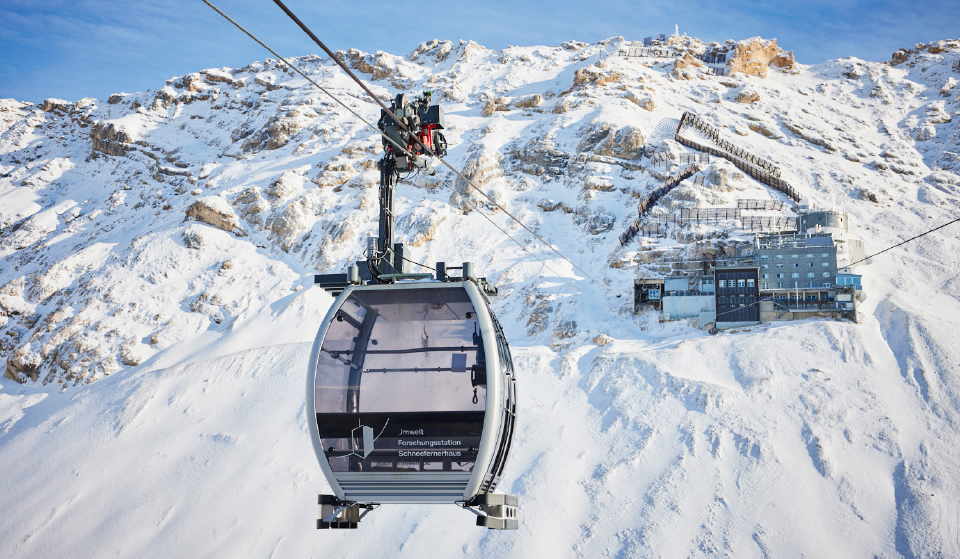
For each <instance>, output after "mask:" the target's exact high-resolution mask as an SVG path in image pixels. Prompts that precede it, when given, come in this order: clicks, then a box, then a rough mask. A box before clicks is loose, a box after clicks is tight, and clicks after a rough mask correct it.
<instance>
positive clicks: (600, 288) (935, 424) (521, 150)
mask: <svg viewBox="0 0 960 559" xmlns="http://www.w3.org/2000/svg"><path fill="white" fill-rule="evenodd" d="M630 47H631V45H630V41H627V40H625V39H623V38H614V39H609V40H607V41H604V42H602V43H600V44H585V43H578V42H569V43H564V44H563V45H560V46H556V47H544V46H539V47H510V48H507V49H504V50H501V51H497V50H490V49H486V48H484V47H482V46H480V45H477V44H476V43H473V42H460V43H459V44H456V43H450V42H442V41H431V42H428V43H424V44H423V45H421V46H420V47H419V48H417V49H416V50H415V51H414V52H412V53H410V54H408V55H407V56H404V57H401V56H395V55H391V54H388V53H382V52H380V53H377V54H375V55H371V54H367V53H363V52H360V51H356V50H351V51H348V52H345V53H343V56H344V58H345V59H346V60H347V61H348V62H349V63H350V64H351V66H352V67H353V68H355V69H356V70H358V71H359V72H361V75H362V76H364V77H366V78H367V80H368V81H369V83H371V86H372V87H373V89H374V91H375V92H377V94H378V95H381V96H382V97H383V98H384V99H389V98H391V97H392V96H393V95H394V94H395V93H397V92H398V91H406V92H411V93H419V92H420V91H422V90H427V89H429V90H432V91H434V92H435V99H437V100H439V102H440V103H441V104H442V105H443V106H444V110H445V112H446V114H447V119H448V128H447V129H446V130H445V133H446V137H447V139H448V141H449V142H450V146H451V148H450V155H449V157H448V161H450V162H451V163H452V164H453V165H454V166H456V167H457V168H461V169H464V170H465V173H466V174H467V175H468V176H469V177H470V178H471V179H472V180H473V181H474V182H476V183H477V184H478V185H480V186H481V188H482V189H483V190H484V191H485V192H486V193H487V194H488V195H490V196H491V197H492V198H493V199H495V200H497V201H498V203H500V204H501V205H503V206H504V207H506V208H507V209H508V210H509V211H510V212H511V213H512V214H513V215H516V216H517V217H519V218H520V219H521V220H522V221H523V222H524V223H525V224H527V225H528V226H530V227H531V228H533V229H534V230H535V231H537V233H538V234H539V235H540V236H542V237H544V238H545V239H547V240H548V241H549V242H550V243H552V244H553V246H554V247H555V248H556V249H558V250H559V251H560V252H561V253H563V254H564V255H566V256H567V257H569V258H570V260H571V261H572V262H574V263H575V264H576V266H578V267H579V268H582V269H583V270H585V271H586V272H588V273H589V274H590V276H591V278H588V277H585V276H584V275H583V274H582V273H581V272H579V271H578V270H576V269H575V268H574V267H573V266H571V264H570V263H569V262H566V261H564V260H562V259H560V258H559V257H558V256H557V255H556V253H554V252H553V251H552V250H550V249H548V248H547V247H544V246H543V245H542V244H540V243H539V242H537V241H535V240H534V239H533V238H532V237H531V236H530V235H529V234H527V233H526V232H524V231H523V229H522V228H521V227H519V226H518V225H517V224H516V223H514V222H512V221H511V220H510V219H509V218H508V217H507V216H505V215H504V214H503V212H501V211H499V210H498V209H497V208H495V207H494V206H492V205H490V204H488V203H485V201H483V199H482V198H480V197H478V196H477V195H476V194H473V193H471V192H470V191H469V189H468V188H467V187H466V185H465V184H463V183H462V181H461V182H459V183H458V182H457V181H456V180H455V177H454V175H453V174H452V173H449V172H444V171H441V172H440V173H439V175H438V176H437V177H423V176H418V177H412V178H411V179H410V180H409V181H407V182H406V183H404V184H402V185H401V186H400V188H399V189H398V200H397V205H398V211H399V213H398V227H397V231H398V236H399V237H400V238H399V240H401V241H404V242H406V243H407V246H408V247H409V248H410V251H411V252H412V259H414V260H416V261H418V262H423V263H427V264H429V265H432V263H433V262H435V261H447V262H454V263H457V262H462V261H472V262H474V263H476V264H477V266H478V268H479V270H480V272H481V275H485V276H487V278H488V279H489V281H490V282H491V283H493V284H494V285H496V286H497V287H498V288H499V290H500V296H499V297H497V298H496V300H495V302H494V309H495V311H496V312H497V313H498V316H499V318H500V321H501V322H502V323H503V325H504V327H505V329H506V331H507V334H508V336H509V338H510V340H511V344H512V348H513V350H514V357H515V360H516V362H517V365H518V372H519V375H518V383H519V393H520V398H521V402H520V406H521V409H520V415H519V431H518V434H517V437H516V440H515V444H514V448H515V450H514V451H513V453H512V454H511V458H510V461H509V463H508V465H507V469H506V472H505V480H504V482H503V484H502V485H501V489H502V490H503V491H505V492H508V493H513V494H516V495H518V496H519V498H520V530H519V531H517V532H515V533H510V532H504V533H495V532H486V531H483V530H481V529H479V528H476V527H474V526H473V517H472V515H470V514H469V513H466V512H461V511H457V510H455V509H453V508H452V507H430V506H423V507H406V508H404V507H396V506H394V507H383V508H381V509H379V510H377V511H376V512H374V513H372V514H371V515H369V516H368V517H367V518H365V519H364V521H363V522H362V523H361V526H360V528H359V530H358V531H345V532H319V533H318V532H316V531H315V530H314V521H315V518H316V514H317V507H316V504H315V503H316V494H317V493H321V492H327V491H328V489H327V488H326V482H325V481H324V479H323V477H322V475H321V473H320V470H319V467H318V466H317V464H316V459H315V457H314V455H313V450H312V448H311V445H310V442H309V439H308V436H307V431H306V429H307V420H306V416H305V414H306V412H305V405H304V402H303V384H304V377H305V374H306V368H307V364H306V360H307V357H308V354H309V345H310V343H311V342H312V340H313V337H314V336H315V334H316V330H317V327H318V326H319V322H320V320H321V318H322V316H323V314H324V312H325V311H326V309H327V307H328V306H329V305H330V303H331V302H332V301H333V299H332V298H331V297H330V295H328V294H327V293H325V292H323V291H322V290H320V289H319V288H317V287H313V286H312V279H313V274H314V273H315V272H328V273H334V272H340V271H343V268H344V267H345V266H346V265H347V263H348V262H351V261H353V260H355V259H358V258H361V257H362V254H363V250H364V247H365V246H366V237H367V236H368V235H375V234H376V222H375V220H376V217H377V188H376V184H377V180H378V172H377V171H376V168H375V161H376V160H377V159H378V158H379V154H380V153H381V148H380V139H379V136H378V135H377V134H376V132H375V131H373V130H371V129H370V128H368V127H367V126H366V125H365V124H363V123H362V122H360V121H359V119H357V118H355V117H353V116H352V115H350V114H349V113H347V112H346V111H344V110H343V109H342V108H340V107H339V106H337V104H336V103H335V102H333V101H332V100H331V99H330V98H329V97H328V96H326V95H325V94H324V93H322V92H320V91H318V90H316V89H315V88H313V87H312V86H310V85H309V83H308V82H307V81H306V80H304V79H302V78H301V77H299V76H297V75H296V74H294V73H293V72H291V71H289V70H288V69H287V68H285V66H284V65H283V64H282V63H278V62H277V61H274V60H269V59H268V60H266V61H264V62H262V63H261V62H257V63H253V64H251V65H250V66H247V67H245V68H240V69H230V68H220V69H210V70H204V71H202V72H198V73H195V74H189V75H187V76H183V77H179V78H174V79H171V80H168V82H167V84H165V85H164V86H163V87H161V88H159V89H157V90H156V91H146V92H140V93H133V94H126V93H118V94H115V95H112V96H111V97H110V99H109V100H107V101H105V102H103V101H98V100H95V99H83V100H80V101H78V102H75V103H74V102H67V101H62V100H56V99H50V100H47V101H45V102H44V103H43V104H41V105H33V104H30V103H23V102H18V101H15V100H11V99H7V100H0V177H2V178H0V357H2V358H4V359H5V363H6V368H5V376H4V378H2V379H0V469H2V471H3V472H4V475H3V477H2V481H0V504H2V510H3V511H4V512H5V514H3V515H2V517H0V549H5V550H8V551H7V555H8V556H10V555H12V556H13V557H51V556H62V555H65V554H68V553H69V554H70V555H74V556H90V557H93V556H105V555H118V556H138V557H152V556H157V557H161V556H163V557H168V556H185V555H190V556H194V555H195V556H281V557H303V556H320V555H324V556H326V555H330V554H333V555H336V556H340V555H343V556H371V555H375V556H384V555H386V556H392V555H413V554H421V555H425V556H438V557H439V556H458V555H469V556H474V555H484V556H489V555H492V556H516V557H521V556H522V557H529V556H531V555H536V556H540V555H542V556H587V557H594V556H599V555H610V556H624V557H633V556H713V555H729V556H737V557H753V556H756V557H769V556H800V555H804V556H816V557H823V556H857V557H859V556H877V557H896V556H904V557H927V556H944V557H949V556H958V555H960V505H958V504H957V503H960V452H958V450H957V449H958V448H960V378H958V375H960V346H958V344H957V343H956V339H957V335H956V332H957V331H960V301H958V298H960V276H958V274H960V256H958V255H960V241H958V240H957V232H958V231H960V229H957V227H958V226H957V225H953V226H950V227H948V228H944V229H942V230H940V231H937V232H935V233H932V234H930V235H927V236H924V237H922V238H920V239H918V240H916V241H914V242H912V243H909V244H906V245H904V246H903V247H900V248H896V249H894V250H891V251H889V252H886V253H884V254H883V255H881V256H878V257H876V258H874V259H872V260H871V261H869V262H868V263H867V264H866V265H864V266H862V267H860V268H858V270H857V271H858V273H862V274H863V285H864V291H865V293H866V295H867V297H866V300H865V301H864V302H863V303H862V304H861V305H860V307H859V309H860V316H859V323H858V324H854V323H849V322H836V321H832V320H806V321H798V322H784V323H774V324H764V325H761V326H756V327H750V328H742V329H737V330H735V331H723V332H721V333H719V334H717V335H710V334H708V333H706V332H704V331H702V330H701V329H699V328H698V327H697V326H698V325H696V324H695V323H687V322H666V323H661V322H659V321H658V320H657V317H656V315H654V314H642V315H640V316H639V317H637V316H634V315H633V314H632V311H633V305H632V284H633V279H634V278H635V277H637V276H638V275H639V276H643V275H647V274H649V273H650V271H651V270H652V266H653V265H654V264H655V263H656V260H657V259H658V258H663V257H665V256H664V255H669V257H670V258H680V257H684V256H687V257H691V255H693V254H695V253H696V251H701V253H702V251H704V250H706V249H705V247H707V248H709V249H710V250H723V247H724V246H725V244H729V243H730V241H731V240H732V239H736V238H747V236H746V235H747V234H746V233H745V232H743V231H737V230H736V229H734V228H731V227H730V226H729V224H722V223H721V224H716V225H710V226H702V227H701V228H700V229H691V228H678V227H671V228H670V229H669V234H668V236H667V237H666V238H664V239H640V240H634V241H633V242H632V243H630V244H629V245H628V246H626V247H624V248H621V247H620V244H619V242H618V240H617V236H618V235H619V234H620V233H621V232H622V231H623V230H624V229H625V228H626V227H627V226H628V225H629V224H630V223H632V222H633V220H635V219H636V217H637V216H636V204H637V202H638V199H640V198H642V197H644V196H645V195H646V194H647V193H648V192H649V191H651V190H653V189H655V188H657V187H658V186H659V185H660V184H661V183H662V182H663V181H664V180H665V179H666V178H668V176H669V175H670V173H672V172H674V171H675V170H676V169H677V168H678V167H679V166H680V162H681V161H682V160H683V154H684V153H687V152H688V150H687V149H686V148H684V147H682V146H681V145H680V144H678V143H676V142H674V141H673V140H672V132H673V129H675V127H676V124H677V122H678V119H679V118H680V115H681V114H682V113H683V112H684V111H690V112H693V113H696V114H697V115H699V116H700V117H701V118H702V119H704V120H705V121H707V122H709V123H711V124H713V125H714V126H716V127H718V128H720V129H721V131H722V133H723V134H724V135H725V137H726V138H727V139H728V140H730V141H732V142H735V143H736V144H737V145H739V146H741V147H743V148H744V149H747V150H749V151H751V152H752V153H756V154H760V155H762V156H763V157H766V158H768V159H769V160H770V161H772V162H774V163H775V164H777V165H778V166H779V167H780V168H781V169H782V173H783V178H784V179H785V180H787V181H788V182H789V183H790V184H791V185H792V186H793V187H794V188H796V189H797V190H798V191H800V193H801V194H802V195H803V196H804V197H806V198H808V199H809V200H810V201H812V202H813V203H815V204H817V205H819V206H823V207H837V208H840V209H842V210H844V211H846V212H847V213H848V215H849V216H850V220H851V223H852V227H851V229H852V231H854V232H855V233H856V235H857V236H859V237H860V238H863V239H865V240H866V242H867V252H868V253H870V252H875V251H877V250H880V249H882V248H885V247H888V246H891V245H894V244H896V243H898V242H900V241H902V240H905V239H907V238H910V237H913V236H914V235H917V234H919V233H921V232H923V231H926V230H928V229H931V228H933V227H935V226H937V225H940V224H942V223H944V222H947V221H949V220H951V219H955V218H956V217H957V213H958V208H960V129H958V126H960V118H958V117H960V88H957V89H955V88H954V86H955V85H956V83H957V81H958V79H960V41H940V42H936V43H930V44H927V45H917V46H916V48H914V49H909V50H907V49H904V50H901V51H898V52H897V53H895V54H894V56H893V60H892V61H891V62H885V63H877V62H866V61H862V60H858V59H854V58H847V59H841V60H834V61H828V62H825V63H823V64H819V65H815V66H800V65H796V63H795V62H794V61H793V58H792V55H790V54H789V53H785V52H783V51H781V50H780V49H779V47H778V46H777V45H776V44H775V43H773V42H767V41H762V40H759V39H754V40H747V41H742V42H739V43H734V42H727V43H723V44H705V43H702V42H700V41H698V40H695V39H690V38H673V39H672V47H673V48H676V49H678V50H679V51H681V52H688V53H690V54H692V55H696V54H701V53H703V52H705V51H716V52H725V53H727V54H728V55H729V60H728V62H727V64H726V67H725V68H726V70H727V71H730V72H731V73H729V74H727V75H722V76H718V75H715V74H714V73H713V72H712V71H711V69H710V68H709V67H707V66H705V65H704V64H702V63H700V62H699V61H698V60H696V59H695V58H694V57H692V56H684V57H682V58H680V59H677V60H673V59H670V60H667V59H654V58H644V57H624V56H618V55H617V54H615V53H618V52H621V53H630ZM294 62H295V64H296V65H297V66H298V67H299V68H301V69H302V70H303V71H304V72H305V73H307V74H309V75H310V76H311V77H313V79H315V80H317V81H318V82H320V83H321V84H322V85H323V86H324V87H325V88H328V89H329V90H330V91H331V92H332V93H334V94H335V95H337V96H338V97H339V98H340V99H341V100H344V101H345V102H346V103H347V104H348V105H349V106H351V107H352V108H354V110H356V111H357V112H359V113H360V114H361V115H363V116H364V118H366V119H367V120H370V121H373V122H375V121H376V120H377V118H378V116H379V108H377V106H376V105H375V104H374V103H372V102H371V101H369V100H368V99H365V98H364V96H363V94H362V92H361V91H360V89H359V88H358V87H356V86H355V85H354V84H352V82H350V81H349V79H348V78H347V77H346V76H345V75H344V74H343V73H342V72H340V71H339V70H338V69H336V68H335V66H334V65H333V63H332V62H331V61H330V60H328V59H323V58H321V57H317V56H308V57H302V58H298V59H295V61H294ZM713 66H714V67H717V65H716V64H713ZM658 154H660V155H658ZM658 161H664V163H657V162H658ZM701 175H702V176H703V177H704V181H703V183H702V184H694V183H693V182H692V181H688V182H687V183H685V184H684V186H682V187H680V188H677V189H676V190H674V191H673V192H672V193H671V194H670V195H668V196H667V197H666V198H665V199H663V200H662V201H660V203H659V204H660V206H661V208H662V209H661V210H658V211H664V212H672V211H676V210H678V209H680V208H684V207H711V206H729V205H731V204H734V203H735V201H736V200H737V199H744V198H747V199H778V200H779V199H783V198H782V195H781V194H779V193H777V192H775V191H773V190H771V189H769V188H767V187H765V186H763V185H762V184H760V183H758V182H756V181H754V180H752V179H750V178H749V177H747V176H745V175H744V174H743V173H740V172H738V171H737V169H736V168H735V167H734V166H733V165H732V164H729V163H728V162H726V161H723V160H717V159H714V160H712V161H711V162H710V163H709V164H707V165H704V169H703V171H702V173H701ZM484 216H486V217H484ZM498 227H499V228H502V229H504V230H506V231H507V232H508V233H509V234H510V235H511V236H513V237H514V238H515V239H516V240H517V241H518V242H519V243H520V244H523V245H524V248H521V247H520V246H518V244H517V243H516V242H514V241H513V240H511V239H510V238H508V237H507V236H506V235H504V234H503V233H502V232H501V231H499V230H498ZM694 241H699V244H696V243H694ZM594 280H595V281H594Z"/></svg>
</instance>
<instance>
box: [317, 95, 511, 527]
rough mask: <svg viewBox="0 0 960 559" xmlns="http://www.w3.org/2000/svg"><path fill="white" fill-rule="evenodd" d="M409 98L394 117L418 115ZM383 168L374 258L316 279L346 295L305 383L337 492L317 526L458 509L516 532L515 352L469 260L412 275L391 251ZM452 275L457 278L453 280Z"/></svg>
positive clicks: (395, 248) (388, 179)
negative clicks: (508, 481)
mask: <svg viewBox="0 0 960 559" xmlns="http://www.w3.org/2000/svg"><path fill="white" fill-rule="evenodd" d="M403 103H408V102H407V101H406V96H400V95H398V96H397V101H395V103H394V107H393V108H394V110H395V112H396V113H399V114H401V115H402V114H403V112H401V110H399V109H401V108H406V109H407V111H408V114H409V111H410V110H411V106H410V105H407V106H406V107H404V106H403ZM397 105H400V107H397ZM421 105H422V106H423V108H424V110H426V109H427V108H428V107H427V105H426V104H421ZM413 108H416V107H415V106H414V107H413ZM429 108H430V109H433V110H434V114H435V115H436V114H438V113H439V107H437V106H433V107H429ZM439 114H440V115H441V118H442V113H439ZM384 120H385V119H383V118H382V119H381V125H383V123H384ZM427 120H428V123H429V119H427ZM386 121H387V125H388V126H389V118H386ZM441 123H442V121H441ZM437 124H440V123H437ZM441 127H442V126H441ZM394 132H396V131H394ZM394 135H397V134H396V133H395V134H394ZM410 149H411V151H412V150H413V146H410ZM389 155H390V154H389V151H388V154H387V155H386V156H385V158H384V159H385V160H386V159H387V158H388V157H389ZM414 161H416V158H414V157H408V158H404V161H403V162H402V163H401V164H402V165H413V164H414V163H413V162H414ZM381 164H382V166H381V228H380V232H381V237H380V238H379V239H371V243H370V250H369V251H368V260H367V261H360V262H357V266H350V267H349V268H348V273H347V274H329V275H318V276H317V279H316V282H317V283H318V284H320V285H321V286H322V287H324V288H325V289H327V290H329V291H331V292H333V293H337V292H339V296H338V297H337V299H336V301H335V302H334V303H333V305H332V306H331V307H330V310H329V311H328V313H327V315H326V317H325V318H324V319H323V322H322V324H321V326H320V330H319V332H318V334H317V338H316V342H315V343H314V346H313V352H312V354H311V357H310V367H309V373H308V378H307V409H308V410H310V411H309V412H308V414H313V416H312V417H313V418H314V419H313V420H312V421H311V422H310V423H311V425H310V435H311V439H312V442H313V447H314V451H315V452H316V455H317V459H318V461H319V463H320V467H321V469H322V471H323V473H324V475H325V476H326V478H327V481H328V482H329V483H330V487H331V488H332V490H333V493H334V495H321V496H320V519H319V520H318V521H317V527H318V528H356V527H357V523H358V522H359V521H360V519H361V518H363V516H365V515H366V514H367V513H368V512H370V511H371V510H372V509H374V508H376V507H378V506H380V505H381V504H385V503H403V504H438V503H450V504H457V505H460V506H462V507H464V508H467V509H469V510H470V511H472V512H474V513H475V514H477V516H478V518H477V525H479V526H485V527H487V528H494V529H516V527H517V518H516V512H517V499H516V497H514V496H511V495H503V494H495V493H493V491H494V489H495V488H496V486H497V483H498V482H499V481H500V477H501V474H502V472H503V468H504V465H505V462H506V458H507V454H508V452H509V449H510V443H511V440H512V437H513V431H514V422H515V418H516V388H515V382H514V373H513V363H512V360H511V357H510V350H509V346H508V344H507V340H506V338H505V336H504V334H503V330H502V328H501V327H500V324H499V322H497V319H496V317H495V316H494V314H493V312H492V311H491V309H490V305H489V300H488V298H487V296H488V295H492V294H495V293H496V289H494V288H492V287H491V286H489V285H488V284H487V282H486V280H485V279H484V278H476V277H475V275H474V273H473V266H472V264H470V263H469V262H467V263H464V264H463V266H462V267H461V268H446V267H445V266H444V264H443V263H442V262H441V263H438V264H437V270H436V276H435V277H434V276H432V275H430V274H410V273H407V271H406V269H405V265H404V260H405V258H404V257H403V247H402V245H399V244H398V245H392V244H391V241H392V221H393V219H392V218H393V212H392V205H393V204H392V202H393V192H392V187H393V184H395V173H396V172H397V171H396V166H397V162H396V159H393V160H391V161H389V162H388V161H381ZM401 170H403V169H401ZM385 190H386V191H385ZM455 269H460V270H462V276H461V277H450V276H448V275H447V271H448V270H455ZM361 272H363V273H362V274H361ZM361 276H362V277H361ZM404 281H406V283H404Z"/></svg>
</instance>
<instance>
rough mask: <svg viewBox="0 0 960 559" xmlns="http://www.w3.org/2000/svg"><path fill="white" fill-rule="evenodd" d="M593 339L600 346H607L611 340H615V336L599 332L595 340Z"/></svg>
mask: <svg viewBox="0 0 960 559" xmlns="http://www.w3.org/2000/svg"><path fill="white" fill-rule="evenodd" d="M591 341H592V342H593V343H595V344H597V345H598V346H601V347H602V346H605V345H607V344H609V343H610V342H612V341H613V338H611V337H610V336H608V335H606V334H597V335H596V336H594V338H593V340H591Z"/></svg>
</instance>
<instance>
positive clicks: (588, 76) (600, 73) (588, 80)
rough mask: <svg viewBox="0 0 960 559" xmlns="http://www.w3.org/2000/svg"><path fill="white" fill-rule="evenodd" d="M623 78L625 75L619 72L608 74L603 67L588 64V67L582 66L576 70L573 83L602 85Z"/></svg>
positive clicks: (576, 84) (575, 84)
mask: <svg viewBox="0 0 960 559" xmlns="http://www.w3.org/2000/svg"><path fill="white" fill-rule="evenodd" d="M622 79H623V75H622V74H620V73H619V72H611V73H610V74H607V72H606V71H604V70H603V69H601V68H597V67H594V66H588V67H586V68H580V69H579V70H577V71H576V72H574V74H573V85H574V87H576V86H578V85H594V86H597V87H600V86H602V85H607V84H609V83H616V82H618V81H620V80H622Z"/></svg>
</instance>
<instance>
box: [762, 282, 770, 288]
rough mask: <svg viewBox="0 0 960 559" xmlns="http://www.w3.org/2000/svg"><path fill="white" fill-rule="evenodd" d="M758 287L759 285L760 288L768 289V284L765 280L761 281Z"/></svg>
mask: <svg viewBox="0 0 960 559" xmlns="http://www.w3.org/2000/svg"><path fill="white" fill-rule="evenodd" d="M760 287H761V288H762V289H770V284H769V283H767V282H763V283H761V284H760Z"/></svg>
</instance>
